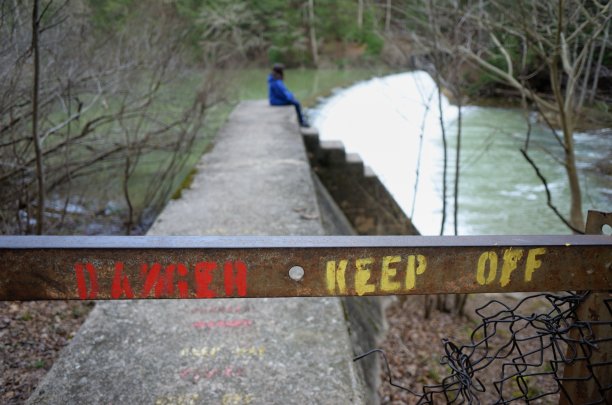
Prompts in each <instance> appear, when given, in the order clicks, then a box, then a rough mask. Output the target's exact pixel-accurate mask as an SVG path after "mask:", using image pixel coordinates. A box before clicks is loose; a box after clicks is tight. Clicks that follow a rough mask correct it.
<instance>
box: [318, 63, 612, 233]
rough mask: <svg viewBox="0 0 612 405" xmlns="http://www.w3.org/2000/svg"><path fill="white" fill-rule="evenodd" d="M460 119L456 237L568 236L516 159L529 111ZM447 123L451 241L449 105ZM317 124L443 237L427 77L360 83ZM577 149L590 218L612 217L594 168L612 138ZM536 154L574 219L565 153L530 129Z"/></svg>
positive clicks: (540, 130)
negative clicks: (598, 212)
mask: <svg viewBox="0 0 612 405" xmlns="http://www.w3.org/2000/svg"><path fill="white" fill-rule="evenodd" d="M462 112H463V114H462V117H463V125H462V133H463V135H462V146H461V157H460V163H461V164H460V180H459V182H460V183H459V184H460V186H459V204H458V206H459V220H458V228H459V234H463V235H477V234H564V233H568V232H569V231H568V229H567V228H566V227H565V226H564V225H563V224H562V223H561V222H560V221H559V220H558V219H557V217H556V216H555V215H554V213H553V212H552V211H551V210H550V208H548V207H547V206H546V194H545V190H544V186H543V185H542V183H541V181H540V180H539V179H538V178H537V176H536V175H535V172H534V170H533V168H532V167H531V166H530V165H529V164H528V163H527V162H526V161H525V159H524V158H523V156H522V155H521V153H520V152H519V148H521V147H522V146H523V145H524V142H525V136H526V133H527V128H528V125H527V121H526V117H525V115H524V113H523V112H522V111H520V110H515V109H504V108H484V107H464V108H463V110H462ZM442 116H443V119H444V122H445V125H444V127H445V130H446V133H447V136H448V139H449V148H448V152H449V175H448V178H447V187H448V194H447V204H448V214H447V221H446V227H445V234H452V233H453V222H452V209H453V206H452V203H453V198H452V188H453V180H454V166H455V151H456V148H455V145H456V139H457V136H456V134H457V116H458V113H457V108H456V107H455V106H452V105H450V104H449V102H448V100H446V98H444V97H443V99H442ZM311 117H312V122H313V125H314V126H315V127H317V128H318V129H319V132H320V134H321V138H322V139H325V140H341V141H342V142H343V143H344V144H345V146H346V149H347V152H353V153H358V154H360V155H361V157H362V158H363V160H364V161H365V163H366V164H367V165H368V166H370V167H371V168H372V169H373V170H374V171H375V172H376V173H377V175H378V176H379V177H380V178H381V180H382V181H383V182H384V183H385V185H386V186H387V188H388V189H389V190H390V191H391V193H392V194H393V195H394V196H395V198H396V199H397V201H398V202H399V204H400V206H401V207H402V208H403V209H404V211H406V213H407V214H409V215H411V216H412V218H413V221H414V223H415V224H416V226H417V227H418V228H419V230H420V231H421V232H422V233H423V234H426V235H436V234H439V232H440V227H441V217H442V215H441V212H442V167H443V148H442V140H441V126H440V122H439V118H440V114H439V108H438V100H437V91H436V88H435V83H434V82H433V81H432V79H431V78H430V77H429V76H428V75H427V74H426V73H423V72H412V73H403V74H397V75H391V76H386V77H382V78H375V79H372V80H368V81H365V82H361V83H358V84H356V85H354V86H352V87H350V88H347V89H344V90H340V91H338V92H336V93H335V94H334V95H333V96H331V97H329V98H328V99H326V100H324V101H322V102H321V103H319V104H318V105H317V106H316V107H315V108H314V109H313V110H312V111H311ZM575 142H576V150H577V160H578V165H579V168H580V169H581V172H580V179H581V182H582V190H583V197H584V198H583V201H584V207H583V209H584V211H585V213H586V210H588V209H599V210H603V211H612V181H611V178H610V176H607V177H606V176H604V175H602V174H600V173H598V172H597V171H596V170H595V166H596V165H597V164H598V163H601V162H605V161H606V159H609V158H610V155H611V151H612V131H611V130H602V131H598V132H594V133H578V134H576V135H575ZM529 153H530V155H531V156H532V158H533V159H534V160H535V161H536V162H537V163H538V165H539V167H540V170H541V171H542V173H543V174H544V176H545V177H546V179H547V180H548V183H549V188H550V191H551V193H552V195H553V202H554V204H556V205H557V206H558V207H559V209H560V210H561V211H562V212H564V213H565V212H567V211H568V210H569V191H568V187H567V180H566V175H565V170H564V168H563V166H562V165H561V164H559V162H558V161H557V159H560V158H561V157H562V149H561V147H560V145H559V143H558V142H557V140H556V139H555V137H554V136H553V134H552V132H551V131H550V129H548V128H546V127H545V126H542V125H539V124H537V123H533V125H532V132H531V142H530V147H529ZM417 173H418V175H417ZM415 190H416V193H415ZM415 195H416V198H415Z"/></svg>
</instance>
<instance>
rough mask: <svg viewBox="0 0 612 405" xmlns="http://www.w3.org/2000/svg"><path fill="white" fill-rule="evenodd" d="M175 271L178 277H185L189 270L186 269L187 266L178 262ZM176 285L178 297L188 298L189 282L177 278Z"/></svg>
mask: <svg viewBox="0 0 612 405" xmlns="http://www.w3.org/2000/svg"><path fill="white" fill-rule="evenodd" d="M176 271H177V272H178V275H179V277H185V276H186V275H187V273H188V272H189V270H187V266H185V265H184V264H183V263H179V264H177V265H176ZM176 287H177V288H178V291H179V297H181V298H189V284H188V283H187V281H185V280H179V281H177V282H176Z"/></svg>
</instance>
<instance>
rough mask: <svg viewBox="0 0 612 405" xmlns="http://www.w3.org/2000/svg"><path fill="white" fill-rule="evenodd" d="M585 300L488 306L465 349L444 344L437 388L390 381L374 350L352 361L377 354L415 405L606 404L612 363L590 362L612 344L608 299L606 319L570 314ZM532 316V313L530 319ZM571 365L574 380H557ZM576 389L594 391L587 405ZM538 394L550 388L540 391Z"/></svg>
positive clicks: (552, 298) (550, 297)
mask: <svg viewBox="0 0 612 405" xmlns="http://www.w3.org/2000/svg"><path fill="white" fill-rule="evenodd" d="M588 295H589V292H582V293H571V292H568V293H563V294H550V293H542V294H535V295H530V296H527V297H525V298H523V299H521V300H520V301H518V302H517V303H516V304H515V305H513V306H509V305H507V304H505V303H504V302H502V301H499V300H497V299H494V300H491V301H489V302H487V303H486V304H485V305H483V306H481V307H479V308H477V309H476V314H477V316H478V318H479V324H478V326H477V327H476V328H475V329H474V330H473V331H472V333H471V335H470V338H469V342H468V343H465V344H458V343H455V342H453V341H451V340H449V339H443V348H444V354H443V355H442V358H441V361H440V364H442V365H443V366H445V368H446V369H447V371H448V375H446V376H445V377H444V378H442V379H441V382H440V383H439V384H428V385H423V386H422V389H421V390H414V389H410V388H408V387H405V386H402V385H400V384H398V383H396V382H395V381H394V380H393V378H392V373H391V370H390V367H389V362H388V361H387V357H386V354H385V352H384V351H383V350H381V349H374V350H371V351H369V352H367V353H364V354H362V355H360V356H358V357H356V358H355V359H354V361H358V360H360V359H362V358H364V357H366V356H369V355H372V354H374V353H379V354H380V355H381V356H382V358H383V360H384V365H385V367H386V370H385V371H386V374H387V376H388V382H389V384H390V385H392V386H393V387H396V388H397V389H400V390H404V391H406V392H409V393H410V394H412V395H413V396H414V397H415V402H416V403H418V404H434V403H442V402H446V403H450V404H464V403H467V404H480V403H484V402H483V401H484V400H483V399H482V398H484V397H485V396H484V393H485V392H487V396H486V398H487V400H486V403H496V404H508V403H512V402H521V403H533V402H534V401H535V402H541V401H537V400H539V399H541V398H544V397H548V399H553V398H554V397H555V396H557V397H558V396H559V394H561V395H562V396H563V397H564V399H565V400H566V401H567V403H569V404H573V403H593V404H596V403H607V402H606V398H608V400H609V398H610V396H611V394H612V391H611V390H612V381H606V377H605V376H609V375H610V373H609V370H610V369H609V368H610V367H612V360H609V361H608V360H604V361H601V356H599V357H597V359H596V358H595V356H593V353H594V352H595V351H597V350H600V349H601V350H605V349H603V345H606V344H609V342H611V341H612V320H611V319H612V298H606V299H604V300H603V302H604V308H605V310H607V316H602V317H600V318H599V319H598V320H588V321H587V320H584V319H578V316H577V309H578V307H579V305H580V304H581V303H583V302H584V301H585V299H586V298H587V297H588ZM608 297H609V295H608ZM534 308H538V311H537V312H533V309H534ZM602 332H603V333H602ZM603 358H604V359H607V358H608V357H607V356H603ZM576 363H582V364H583V367H581V372H580V373H579V375H578V376H570V377H568V376H567V375H566V376H565V377H564V372H563V371H564V368H565V367H568V366H569V365H570V364H576ZM491 368H494V372H493V373H491V370H490V369H491ZM485 369H488V370H487V372H486V373H484V372H483V371H484V370H485ZM606 369H607V372H601V371H604V370H606ZM492 375H493V376H496V377H491V376H492ZM602 376H603V377H602ZM542 378H547V379H551V380H553V381H554V384H537V386H534V385H536V382H537V381H541V379H542ZM576 382H578V383H581V384H582V383H585V382H590V383H591V384H594V386H595V387H596V391H597V392H596V393H595V394H594V399H592V398H591V399H589V400H588V401H587V400H586V399H585V398H575V393H571V392H568V390H567V389H566V387H567V386H568V384H570V383H576ZM543 386H549V387H550V386H552V387H554V388H553V389H542V387H543ZM492 397H494V398H495V400H491V398H492Z"/></svg>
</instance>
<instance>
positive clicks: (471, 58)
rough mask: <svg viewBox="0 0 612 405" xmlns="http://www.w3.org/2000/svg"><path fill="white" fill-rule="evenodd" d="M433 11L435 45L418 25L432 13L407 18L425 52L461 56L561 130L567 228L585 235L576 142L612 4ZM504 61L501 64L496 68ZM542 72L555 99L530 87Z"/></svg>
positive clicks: (420, 7) (498, 1)
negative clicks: (457, 31)
mask: <svg viewBox="0 0 612 405" xmlns="http://www.w3.org/2000/svg"><path fill="white" fill-rule="evenodd" d="M434 8H435V12H436V14H437V15H438V18H439V19H440V20H441V21H439V23H438V24H437V26H438V27H443V28H440V29H439V32H438V33H439V35H435V36H434V38H435V41H436V42H435V43H434V42H433V41H434V39H431V38H430V35H431V34H432V31H431V27H429V26H427V25H425V24H423V21H422V19H419V17H418V16H419V15H424V14H427V13H429V10H428V9H427V6H426V5H425V4H418V3H416V5H415V6H414V7H413V8H412V9H411V12H410V13H408V14H410V15H414V16H415V17H414V18H413V20H412V21H413V23H414V25H415V27H416V30H417V35H416V37H415V38H416V40H417V42H419V43H420V45H421V46H422V47H424V48H426V49H430V50H433V49H435V50H436V51H437V52H444V53H446V54H449V55H461V56H462V57H463V58H464V59H465V60H466V61H467V62H468V63H469V64H470V66H471V67H472V68H476V69H478V70H480V71H482V72H485V73H487V74H489V75H491V76H492V77H494V78H495V79H496V80H497V81H499V82H501V83H503V84H504V85H506V86H508V87H509V88H511V89H513V90H514V91H516V92H517V94H518V95H519V96H524V97H525V98H526V99H527V100H529V102H530V103H531V104H532V105H533V106H534V108H535V109H536V111H538V112H539V113H540V114H541V115H542V117H543V119H546V120H549V121H553V122H554V123H555V124H556V125H557V126H558V127H559V128H560V130H561V136H558V135H557V134H556V131H553V136H554V137H555V138H556V139H557V141H558V142H559V144H560V145H561V147H562V151H563V156H562V158H561V160H562V161H563V166H564V167H565V170H566V175H567V179H568V185H569V190H570V196H571V203H570V210H569V211H570V215H569V219H568V220H567V221H564V222H565V223H567V224H568V225H570V226H571V228H572V229H573V230H574V231H575V232H579V231H580V230H581V229H583V228H584V218H583V213H582V193H581V188H580V182H579V178H578V172H577V168H576V157H575V150H574V137H573V135H574V130H575V128H576V124H577V121H578V120H579V119H580V117H581V114H582V113H583V107H584V101H585V99H586V98H585V97H584V95H585V92H586V91H587V90H588V89H590V88H592V86H593V83H594V82H595V81H596V80H597V79H596V77H597V73H596V72H597V69H598V68H599V66H600V65H599V64H598V61H599V58H597V59H596V58H594V57H593V55H594V52H595V48H598V49H599V50H600V54H601V52H603V51H602V49H605V47H606V46H607V45H608V44H607V42H608V38H607V35H606V33H607V30H608V28H607V27H608V26H609V24H610V19H611V18H612V4H611V3H610V2H608V1H595V0H593V1H590V2H588V3H584V2H582V1H578V0H557V1H555V2H554V3H551V2H539V1H527V0H521V1H519V2H517V4H516V5H514V6H513V7H508V4H507V2H505V1H502V0H491V1H488V2H486V3H485V2H482V1H479V2H466V3H459V2H454V1H450V0H449V1H438V2H436V4H435V6H434ZM457 21H461V22H462V32H463V35H462V36H461V37H459V38H458V37H457V36H456V35H453V28H452V27H454V26H455V24H456V22H457ZM517 44H520V46H516V45H517ZM500 57H501V58H502V60H503V63H499V62H498V61H499V58H500ZM528 62H531V63H528ZM457 69H461V65H458V66H457ZM541 71H545V72H546V74H547V75H548V78H549V83H550V95H551V97H549V96H548V94H547V93H546V92H542V91H537V90H536V89H534V88H533V87H532V86H531V85H530V81H529V79H530V78H532V77H534V76H535V75H538V74H540V72H541ZM593 71H595V73H594V74H593V75H591V72H593ZM591 77H593V79H591ZM595 85H596V84H595ZM531 163H535V162H533V161H532V162H530V164H531Z"/></svg>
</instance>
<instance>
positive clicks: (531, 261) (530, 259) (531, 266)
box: [525, 248, 546, 281]
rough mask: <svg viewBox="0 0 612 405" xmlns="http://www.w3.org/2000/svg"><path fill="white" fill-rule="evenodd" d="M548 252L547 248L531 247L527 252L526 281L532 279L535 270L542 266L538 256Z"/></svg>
mask: <svg viewBox="0 0 612 405" xmlns="http://www.w3.org/2000/svg"><path fill="white" fill-rule="evenodd" d="M544 253H546V249H545V248H536V249H529V253H527V263H526V264H525V281H531V276H532V275H533V272H534V271H536V270H537V269H539V268H540V266H541V265H542V262H541V261H539V260H538V258H537V257H536V256H538V255H543V254H544Z"/></svg>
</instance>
